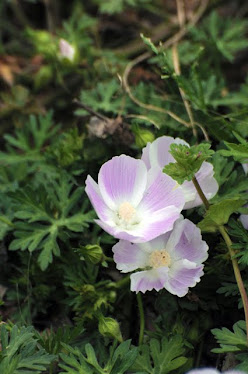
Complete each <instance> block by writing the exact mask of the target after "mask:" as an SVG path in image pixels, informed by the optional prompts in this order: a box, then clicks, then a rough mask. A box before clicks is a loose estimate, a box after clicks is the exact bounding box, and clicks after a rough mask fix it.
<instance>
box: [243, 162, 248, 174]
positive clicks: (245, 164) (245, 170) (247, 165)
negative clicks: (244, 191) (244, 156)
mask: <svg viewBox="0 0 248 374" xmlns="http://www.w3.org/2000/svg"><path fill="white" fill-rule="evenodd" d="M242 166H243V169H244V172H245V174H247V173H248V163H247V162H246V163H244V164H242Z"/></svg>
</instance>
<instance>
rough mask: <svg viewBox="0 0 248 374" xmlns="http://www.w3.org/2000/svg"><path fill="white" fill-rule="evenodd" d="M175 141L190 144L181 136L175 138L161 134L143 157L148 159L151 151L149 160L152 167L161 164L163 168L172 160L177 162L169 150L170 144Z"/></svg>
mask: <svg viewBox="0 0 248 374" xmlns="http://www.w3.org/2000/svg"><path fill="white" fill-rule="evenodd" d="M173 143H175V144H183V145H189V144H188V143H187V142H185V141H184V140H183V139H180V138H176V139H174V138H172V137H171V136H161V137H160V138H157V139H156V140H154V142H152V143H151V144H150V145H149V147H148V150H145V151H144V153H143V155H142V158H141V159H142V160H143V159H146V160H147V153H148V152H149V161H150V165H151V167H153V166H159V167H160V168H161V169H163V168H164V166H165V165H168V164H169V163H170V162H175V159H174V158H173V157H172V155H171V154H170V152H169V150H170V146H171V144H173Z"/></svg>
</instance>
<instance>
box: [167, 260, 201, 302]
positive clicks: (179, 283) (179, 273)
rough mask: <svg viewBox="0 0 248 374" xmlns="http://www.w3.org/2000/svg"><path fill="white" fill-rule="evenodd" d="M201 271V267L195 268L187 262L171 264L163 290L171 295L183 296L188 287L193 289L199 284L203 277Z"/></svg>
mask: <svg viewBox="0 0 248 374" xmlns="http://www.w3.org/2000/svg"><path fill="white" fill-rule="evenodd" d="M202 269H203V265H200V266H197V265H196V264H195V263H194V262H191V261H188V260H180V261H176V262H174V263H172V266H171V268H170V272H169V280H168V281H167V282H166V284H165V288H166V289H167V290H168V291H169V292H170V293H172V294H173V295H177V296H179V297H183V296H185V295H186V294H187V292H188V289H189V287H194V286H195V285H196V283H197V282H200V277H201V276H202V275H203V271H202Z"/></svg>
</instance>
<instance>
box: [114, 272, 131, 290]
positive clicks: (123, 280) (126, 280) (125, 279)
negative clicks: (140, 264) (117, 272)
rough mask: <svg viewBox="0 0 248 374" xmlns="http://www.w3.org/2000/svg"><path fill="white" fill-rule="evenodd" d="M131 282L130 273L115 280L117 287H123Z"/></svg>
mask: <svg viewBox="0 0 248 374" xmlns="http://www.w3.org/2000/svg"><path fill="white" fill-rule="evenodd" d="M129 282H130V275H127V276H126V277H123V278H121V279H120V280H119V281H117V282H115V287H116V288H122V287H124V286H126V285H127V284H128V283H129Z"/></svg>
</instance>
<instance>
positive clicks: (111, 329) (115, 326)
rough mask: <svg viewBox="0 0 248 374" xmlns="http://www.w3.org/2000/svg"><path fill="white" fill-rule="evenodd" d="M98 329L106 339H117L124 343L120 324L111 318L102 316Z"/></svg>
mask: <svg viewBox="0 0 248 374" xmlns="http://www.w3.org/2000/svg"><path fill="white" fill-rule="evenodd" d="M98 329H99V332H100V334H101V335H103V336H105V337H108V338H114V339H117V340H118V341H119V342H120V343H121V342H122V341H123V338H122V334H121V330H120V326H119V323H118V322H117V321H116V320H115V319H113V318H111V317H104V316H101V317H100V320H99V324H98Z"/></svg>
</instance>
